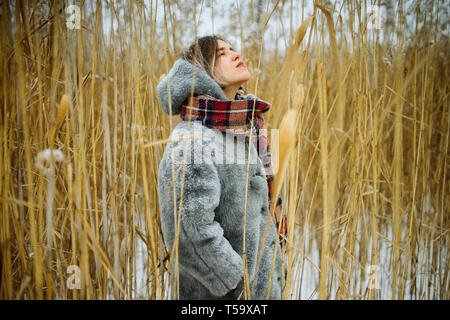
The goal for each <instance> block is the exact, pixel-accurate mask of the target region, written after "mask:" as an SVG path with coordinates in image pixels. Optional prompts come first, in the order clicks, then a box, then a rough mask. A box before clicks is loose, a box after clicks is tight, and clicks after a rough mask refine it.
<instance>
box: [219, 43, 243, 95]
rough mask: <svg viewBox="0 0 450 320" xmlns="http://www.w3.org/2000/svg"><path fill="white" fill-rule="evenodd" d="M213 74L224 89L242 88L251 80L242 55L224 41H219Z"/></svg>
mask: <svg viewBox="0 0 450 320" xmlns="http://www.w3.org/2000/svg"><path fill="white" fill-rule="evenodd" d="M213 72H214V76H215V77H216V78H217V80H219V82H220V84H221V85H222V86H224V87H228V86H231V85H235V86H240V85H241V84H243V83H244V82H246V81H247V80H248V79H250V72H248V69H247V66H246V65H245V64H244V62H243V61H242V60H241V55H240V54H239V53H237V52H235V51H234V50H233V48H231V47H230V45H229V44H228V43H226V42H225V41H222V40H218V41H217V53H216V63H215V66H214V71H213Z"/></svg>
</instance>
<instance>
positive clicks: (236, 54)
mask: <svg viewBox="0 0 450 320" xmlns="http://www.w3.org/2000/svg"><path fill="white" fill-rule="evenodd" d="M240 57H241V55H240V54H239V53H238V52H234V54H233V61H234V60H236V59H239V58H240Z"/></svg>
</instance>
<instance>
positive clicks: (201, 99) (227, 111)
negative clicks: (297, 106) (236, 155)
mask: <svg viewBox="0 0 450 320" xmlns="http://www.w3.org/2000/svg"><path fill="white" fill-rule="evenodd" d="M248 97H250V99H248ZM236 98H237V100H218V99H216V98H214V97H211V96H207V95H202V96H198V97H193V98H191V99H186V100H185V101H184V102H183V103H182V105H181V114H180V116H181V119H182V120H185V121H199V122H201V123H202V124H203V125H205V126H207V127H209V128H214V129H218V130H220V131H222V132H226V130H227V129H232V130H234V132H233V133H234V134H235V135H240V134H242V135H244V136H245V139H246V141H247V142H248V141H249V139H250V129H251V128H252V113H253V133H252V137H253V138H254V139H252V142H253V144H254V145H255V147H256V150H257V151H258V156H259V158H260V159H261V161H262V164H263V165H264V169H265V171H266V179H267V186H268V189H269V203H270V199H271V195H272V192H273V182H274V174H273V167H272V155H271V153H270V144H269V139H268V138H267V136H266V135H265V134H264V133H265V132H264V131H266V130H262V129H264V119H263V117H262V116H261V114H262V113H264V112H267V111H268V110H269V109H270V107H271V105H270V104H269V103H267V102H265V101H263V100H260V99H258V98H256V97H253V96H244V95H242V93H238V94H237V95H236ZM189 102H190V103H189ZM253 108H254V112H253ZM239 132H241V133H239ZM255 137H256V138H255ZM281 204H282V200H281V197H278V199H277V207H279V209H280V212H281ZM283 220H284V224H283V228H282V229H281V230H282V231H281V232H282V233H284V234H286V231H287V223H286V219H283ZM279 223H280V221H276V224H277V229H279Z"/></svg>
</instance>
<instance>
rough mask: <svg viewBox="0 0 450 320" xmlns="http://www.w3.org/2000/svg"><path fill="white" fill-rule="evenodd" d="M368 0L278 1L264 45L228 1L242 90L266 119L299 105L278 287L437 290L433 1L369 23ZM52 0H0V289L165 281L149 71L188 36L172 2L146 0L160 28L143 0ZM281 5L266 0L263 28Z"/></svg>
mask: <svg viewBox="0 0 450 320" xmlns="http://www.w3.org/2000/svg"><path fill="white" fill-rule="evenodd" d="M108 3H109V2H108ZM250 3H251V4H253V5H255V3H254V1H250ZM112 4H113V5H112ZM369 4H370V3H368V2H364V1H346V2H345V3H344V4H342V3H338V4H337V5H336V6H335V7H334V8H330V7H329V6H326V5H324V4H322V5H317V6H316V7H315V8H314V12H313V13H312V14H311V16H309V15H308V16H307V15H306V13H305V11H303V10H302V19H301V21H302V22H303V23H302V24H301V25H300V24H298V29H297V30H296V27H295V24H296V22H295V21H296V20H294V18H293V15H292V14H291V15H290V18H289V19H288V20H287V21H284V23H285V26H288V25H289V26H290V28H291V32H289V33H287V34H286V35H282V36H281V37H280V38H279V40H277V41H276V43H274V44H271V45H268V44H267V43H264V42H257V43H253V42H251V41H250V42H245V41H244V40H245V32H246V30H245V26H244V23H243V22H242V21H243V20H244V17H242V15H243V9H242V8H243V6H244V3H242V4H241V9H240V11H238V13H239V15H238V17H239V19H240V21H241V24H240V26H239V28H238V34H239V35H240V38H241V40H242V43H243V47H242V53H243V57H244V59H245V60H246V64H247V65H249V66H250V68H251V71H252V72H253V74H255V75H256V76H254V77H253V78H252V79H251V80H250V81H249V83H248V85H247V89H248V91H249V92H253V93H255V94H256V95H258V96H259V97H261V98H262V99H265V100H268V101H270V102H272V104H273V109H272V110H271V111H270V112H269V113H268V114H267V116H266V117H265V120H266V123H267V124H268V127H269V130H268V131H269V133H270V128H277V127H279V125H280V123H281V119H282V118H283V116H284V115H285V114H286V113H288V112H289V110H290V109H294V110H295V108H297V107H298V106H300V105H301V108H299V109H298V111H295V112H296V113H297V115H296V117H295V120H296V121H297V126H296V129H295V130H294V131H292V130H291V131H290V134H292V133H294V135H295V136H294V138H291V139H289V142H290V146H288V147H281V144H280V151H282V152H284V154H289V153H290V155H291V156H290V157H289V158H287V157H285V156H282V158H280V161H281V162H280V163H283V168H284V169H285V171H284V172H285V177H284V178H279V180H278V182H277V189H279V190H280V191H281V195H282V196H283V199H284V200H283V203H284V208H283V211H284V212H285V213H286V214H287V216H288V217H289V220H288V221H289V236H288V241H287V246H286V247H284V248H283V252H282V253H283V256H284V268H285V269H286V271H287V275H288V277H287V279H288V280H287V282H286V286H285V288H284V291H283V297H284V298H286V299H298V298H308V297H310V298H313V299H316V298H320V299H380V298H383V299H449V298H450V296H449V292H450V290H449V287H450V286H449V284H450V279H449V276H448V275H449V274H450V264H449V259H448V256H449V253H448V243H449V232H448V231H449V209H448V208H449V207H450V200H449V199H450V198H449V194H450V185H449V177H448V176H449V172H448V171H449V170H448V169H449V163H450V161H449V159H448V156H449V137H450V133H449V130H450V112H449V108H448V106H449V85H448V79H449V65H448V63H449V52H450V50H449V49H450V48H449V43H448V29H446V30H444V31H442V29H440V26H441V23H442V22H443V21H441V20H442V19H443V18H445V14H442V12H443V11H444V7H445V5H444V4H441V2H433V3H432V4H431V9H430V8H428V7H429V6H428V7H426V6H424V7H423V8H421V10H420V11H419V10H417V11H415V12H413V13H412V15H411V16H410V20H409V21H408V23H406V22H405V21H404V22H403V23H402V22H401V20H400V22H398V23H397V25H396V26H395V28H393V29H390V30H393V31H395V32H394V33H393V34H392V35H390V34H387V33H386V32H384V30H383V29H381V30H378V31H377V30H369V29H368V28H367V20H366V18H365V14H364V12H365V10H366V9H367V6H368V5H369ZM61 5H62V3H60V2H59V1H55V2H54V4H53V6H51V7H50V10H49V12H47V13H42V10H41V6H42V3H41V2H37V1H28V2H27V1H17V3H16V4H15V5H13V4H10V5H8V2H6V1H3V2H2V11H1V18H0V24H1V28H0V42H1V43H0V48H1V49H0V55H1V60H0V61H1V62H2V63H1V66H0V68H1V71H0V72H1V82H0V90H1V91H0V103H1V109H2V110H1V127H0V130H1V134H0V136H1V143H0V152H1V156H0V170H1V183H0V189H1V200H0V201H1V220H0V247H1V255H0V258H1V260H0V261H1V277H0V279H1V283H0V298H1V299H55V298H62V299H109V298H116V299H141V298H144V299H166V298H170V297H171V285H170V281H169V273H168V266H169V262H170V261H171V260H172V258H174V256H173V255H171V254H170V253H169V252H167V250H166V249H165V247H164V242H163V238H162V234H161V230H160V221H159V204H158V198H157V191H156V190H157V189H156V187H157V183H156V181H157V171H158V164H159V161H160V159H161V157H162V153H163V151H164V147H165V143H166V142H167V140H166V139H167V137H168V135H169V134H170V132H171V130H172V129H173V127H174V126H175V125H176V123H177V122H178V121H179V119H178V118H176V117H169V116H167V115H164V114H163V113H162V110H161V108H160V107H159V105H158V103H157V98H156V93H155V88H156V85H157V83H158V81H159V78H160V76H161V75H162V74H164V73H167V71H168V70H169V68H170V67H171V65H172V63H173V62H174V61H175V59H176V55H175V53H174V52H175V51H176V49H179V46H183V45H187V43H182V41H180V39H183V32H185V31H184V30H183V24H182V23H181V22H180V20H177V17H176V16H175V14H173V12H174V10H175V8H176V5H175V4H174V3H172V2H168V1H164V2H163V5H161V2H159V6H158V8H157V10H158V11H164V12H165V13H166V15H165V17H166V18H165V19H164V23H163V28H164V30H165V31H164V34H163V36H162V37H159V36H157V32H156V31H157V29H158V28H160V27H161V26H159V25H157V23H156V21H157V12H156V6H155V3H154V1H151V5H149V6H148V7H144V6H143V5H142V4H141V2H139V1H136V2H134V1H130V2H126V3H125V4H122V3H116V2H114V3H111V5H106V4H105V3H103V4H102V2H92V3H90V2H88V3H87V4H86V5H85V9H86V8H92V9H94V10H93V11H92V12H94V13H93V14H92V15H87V14H86V12H85V9H83V10H82V12H81V13H82V29H81V30H68V29H67V26H66V24H65V19H66V17H67V16H68V15H66V14H64V8H63V7H62V6H61ZM266 5H267V6H266ZM291 5H292V3H289V1H282V2H280V1H271V2H268V3H265V6H264V8H265V12H266V15H265V17H266V19H265V20H262V21H264V22H265V28H266V29H269V28H270V24H268V23H267V22H268V21H269V20H271V21H275V20H276V19H280V15H279V13H280V12H286V11H287V12H289V10H290V6H291ZM406 5H410V3H408V2H407V3H406V4H403V7H402V6H400V7H401V8H403V10H404V9H405V8H406ZM301 7H302V5H301ZM200 8H201V3H198V4H197V5H196V6H195V10H194V12H193V14H194V17H196V15H197V14H199V13H198V11H197V10H199V9H200ZM124 11H125V12H126V13H127V14H126V15H123V13H124ZM397 11H398V10H397ZM170 12H171V13H172V14H169V13H170ZM291 12H292V11H291ZM190 14H192V13H190ZM216 14H217V13H216ZM105 17H110V21H109V22H108V23H105ZM400 17H401V15H400ZM194 21H195V20H194ZM444 23H445V21H444ZM111 24H113V25H114V26H116V28H117V32H111V30H109V29H108V28H107V26H108V25H111ZM195 26H196V24H195ZM216 31H217V30H216ZM445 32H447V33H445ZM280 39H281V40H280ZM279 41H285V42H286V43H287V44H288V46H287V50H286V51H283V50H282V48H281V45H279ZM174 44H175V45H174ZM174 46H175V48H174ZM266 48H270V49H266ZM256 69H259V70H260V71H261V72H260V73H259V72H257V70H256ZM299 85H303V86H304V88H305V91H304V97H302V98H300V97H299V95H300V94H299V91H296V88H298V86H299ZM303 98H304V101H303ZM302 101H303V103H302ZM283 136H285V134H284V133H283V134H280V137H281V138H282V137H283ZM281 142H283V141H281ZM284 142H286V141H284ZM286 148H287V149H286ZM47 149H49V150H48V151H46V152H44V153H41V154H40V152H42V151H45V150H47ZM50 150H60V151H55V152H51V151H50ZM287 151H289V152H287ZM38 154H40V155H39V157H38ZM36 161H37V162H36ZM284 169H283V170H284ZM280 182H281V184H280ZM169 196H171V195H169ZM71 265H75V266H77V267H79V270H80V275H81V283H80V289H73V288H71V287H70V285H71V284H73V283H72V282H70V281H68V280H69V279H70V276H71V275H72V274H71V273H68V267H69V266H71ZM371 266H375V268H379V269H377V270H378V281H379V283H374V282H371V281H369V280H371V279H372V280H374V279H375V278H374V277H369V272H370V270H371V269H372V270H373V267H371ZM374 285H375V287H377V288H379V289H377V288H374ZM377 285H378V286H377ZM244 297H248V293H246V295H244Z"/></svg>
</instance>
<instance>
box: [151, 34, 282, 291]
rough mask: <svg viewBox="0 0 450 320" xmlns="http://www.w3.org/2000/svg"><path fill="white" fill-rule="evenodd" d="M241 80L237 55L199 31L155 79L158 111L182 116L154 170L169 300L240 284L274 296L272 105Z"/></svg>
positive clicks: (244, 74)
mask: <svg viewBox="0 0 450 320" xmlns="http://www.w3.org/2000/svg"><path fill="white" fill-rule="evenodd" d="M249 79H250V73H249V71H248V69H247V67H246V65H245V64H244V62H243V61H242V59H241V56H240V54H239V53H237V52H236V51H235V50H234V49H233V48H232V47H231V46H230V44H229V43H228V42H227V41H225V40H224V39H223V38H220V37H218V36H206V37H202V38H199V39H197V40H196V41H195V42H194V43H193V44H192V45H191V46H190V47H189V49H188V50H187V51H186V52H184V53H182V54H181V59H179V60H177V61H176V62H175V64H174V65H173V67H172V69H171V70H170V72H169V73H168V74H167V76H165V77H164V78H163V79H162V81H161V82H160V83H159V84H158V87H157V92H158V98H159V101H160V103H161V106H162V108H163V110H164V112H165V113H167V114H170V115H177V114H180V116H181V119H182V121H181V122H180V123H179V124H178V125H177V126H176V127H175V129H174V130H173V132H172V133H171V135H170V137H169V139H171V140H172V139H177V138H178V140H176V141H172V142H170V143H168V145H167V146H166V149H165V151H164V155H163V158H162V160H161V163H160V165H159V171H158V197H159V204H160V209H161V224H162V231H163V235H164V241H165V243H166V245H167V248H168V249H169V250H171V252H172V262H173V263H172V266H171V277H172V284H173V285H174V287H175V289H176V290H175V292H177V294H178V295H177V294H175V296H173V297H172V298H180V299H238V298H239V297H242V298H243V297H244V295H243V291H244V286H245V283H248V284H249V286H248V287H247V291H246V292H247V297H249V298H251V299H265V298H266V297H268V298H269V299H281V285H282V284H281V258H280V252H281V247H279V241H278V240H277V239H278V237H277V229H276V225H277V224H276V223H274V222H273V220H272V217H270V216H269V215H270V213H269V200H270V196H271V191H272V190H271V188H272V184H273V171H272V163H271V157H270V150H269V145H268V140H267V136H266V135H265V134H264V130H262V129H263V127H264V122H263V118H262V115H261V114H262V113H263V112H266V111H268V110H269V108H270V104H268V103H267V102H264V101H262V100H260V99H258V98H256V97H255V96H253V95H243V92H242V90H241V86H242V85H243V84H244V83H245V82H246V81H248V80H249ZM252 119H253V121H252ZM251 129H252V130H253V131H251ZM250 132H252V138H253V139H252V140H251V141H252V142H251V143H250V142H249V141H250V139H249V138H250ZM183 137H184V139H179V138H183ZM186 138H189V139H186ZM249 148H250V155H249ZM235 149H237V152H235ZM249 156H250V160H249ZM248 160H249V164H248V167H249V169H248V184H247V162H248ZM246 190H247V192H246ZM246 193H247V196H246ZM278 205H279V206H280V205H281V198H279V200H278ZM180 206H181V207H180ZM279 206H277V214H278V215H279ZM244 221H245V225H244ZM244 244H245V250H244ZM277 246H278V248H277ZM275 252H276V256H275V259H274V253H275ZM244 266H245V267H244ZM244 272H246V273H247V274H246V275H244ZM244 276H245V279H248V281H247V282H245V281H244Z"/></svg>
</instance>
